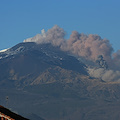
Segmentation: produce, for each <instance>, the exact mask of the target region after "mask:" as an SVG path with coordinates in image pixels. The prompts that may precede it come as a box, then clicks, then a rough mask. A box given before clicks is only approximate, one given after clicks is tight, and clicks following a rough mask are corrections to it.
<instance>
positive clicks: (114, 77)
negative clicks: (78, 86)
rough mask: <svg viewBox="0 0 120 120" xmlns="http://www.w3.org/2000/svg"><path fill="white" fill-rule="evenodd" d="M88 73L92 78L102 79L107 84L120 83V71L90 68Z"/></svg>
mask: <svg viewBox="0 0 120 120" xmlns="http://www.w3.org/2000/svg"><path fill="white" fill-rule="evenodd" d="M88 73H89V75H90V76H91V77H95V78H100V79H102V80H104V81H106V82H110V81H118V82H120V71H114V70H105V69H103V68H99V69H95V68H88Z"/></svg>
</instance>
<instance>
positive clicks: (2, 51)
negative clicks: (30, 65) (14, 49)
mask: <svg viewBox="0 0 120 120" xmlns="http://www.w3.org/2000/svg"><path fill="white" fill-rule="evenodd" d="M8 49H9V48H8ZM8 49H4V50H0V53H1V52H5V51H7V50H8Z"/></svg>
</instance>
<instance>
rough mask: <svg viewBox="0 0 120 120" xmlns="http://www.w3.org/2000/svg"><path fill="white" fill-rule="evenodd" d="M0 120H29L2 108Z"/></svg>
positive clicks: (0, 108)
mask: <svg viewBox="0 0 120 120" xmlns="http://www.w3.org/2000/svg"><path fill="white" fill-rule="evenodd" d="M0 120H29V119H27V118H24V117H22V116H20V115H18V114H16V113H13V112H11V111H10V110H9V109H7V108H5V107H3V106H0Z"/></svg>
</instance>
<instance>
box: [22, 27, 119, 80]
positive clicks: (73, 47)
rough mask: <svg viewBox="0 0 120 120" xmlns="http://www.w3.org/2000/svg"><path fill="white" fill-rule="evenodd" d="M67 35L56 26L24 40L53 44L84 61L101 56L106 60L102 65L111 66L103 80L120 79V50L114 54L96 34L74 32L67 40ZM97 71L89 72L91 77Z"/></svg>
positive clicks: (104, 40)
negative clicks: (109, 78)
mask: <svg viewBox="0 0 120 120" xmlns="http://www.w3.org/2000/svg"><path fill="white" fill-rule="evenodd" d="M65 35H66V32H65V31H64V29H62V28H60V27H59V26H57V25H55V26H53V28H51V29H49V30H48V31H47V32H45V30H44V29H43V30H42V31H41V34H37V35H36V36H34V37H32V38H28V39H26V40H24V42H36V43H37V44H42V43H51V44H52V45H54V46H58V47H60V49H61V50H63V51H67V52H69V53H71V54H73V55H75V56H78V57H83V58H84V59H87V60H90V61H93V62H95V61H96V60H97V59H98V56H100V55H101V56H102V57H103V58H104V59H103V60H102V63H101V61H99V63H100V65H102V66H103V65H104V66H105V67H106V68H107V65H108V66H109V70H106V71H105V73H104V74H102V76H104V77H102V78H104V79H106V78H107V76H109V75H112V76H114V75H115V76H118V77H116V78H115V77H113V78H112V79H113V80H117V79H118V78H120V76H119V75H118V73H119V71H120V50H119V51H117V52H116V53H113V47H112V45H111V44H110V42H109V40H107V39H102V38H101V37H100V36H99V35H96V34H95V35H94V34H89V35H85V34H83V33H79V32H77V31H73V32H72V34H71V35H70V38H69V39H65ZM103 63H104V64H103ZM106 63H107V64H106ZM95 71H96V70H95ZM95 71H94V72H93V70H92V72H90V70H89V72H90V73H92V74H91V75H93V74H94V73H95V74H96V72H95ZM97 71H99V72H100V73H101V71H103V70H101V69H98V70H97ZM93 76H95V75H93ZM98 76H100V75H98Z"/></svg>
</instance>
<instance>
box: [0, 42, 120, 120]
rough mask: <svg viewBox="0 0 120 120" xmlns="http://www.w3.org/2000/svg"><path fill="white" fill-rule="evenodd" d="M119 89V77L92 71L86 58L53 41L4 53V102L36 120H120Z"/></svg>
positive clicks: (0, 81)
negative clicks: (115, 79)
mask: <svg viewBox="0 0 120 120" xmlns="http://www.w3.org/2000/svg"><path fill="white" fill-rule="evenodd" d="M119 91H120V83H119V82H105V81H103V80H102V79H96V78H93V77H91V76H89V74H88V73H87V69H86V65H85V64H84V63H83V62H81V61H79V60H78V59H77V58H75V57H74V56H72V55H70V54H69V53H67V52H63V51H61V50H60V49H59V48H58V47H54V46H52V45H51V44H35V43H27V42H26V43H20V44H17V45H16V46H14V47H12V48H10V49H8V50H6V51H4V52H0V104H1V105H4V106H6V105H8V107H9V108H11V109H12V110H14V111H17V112H18V113H20V114H21V115H24V116H27V118H29V117H28V116H32V117H31V118H32V119H31V120H35V118H36V119H38V118H41V117H42V118H44V119H45V120H74V119H75V120H101V119H102V120H114V119H115V120H119V118H120V116H119V112H118V111H119V110H120V108H119V104H120V93H119ZM6 96H8V98H9V99H8V101H6V100H5V98H6Z"/></svg>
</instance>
